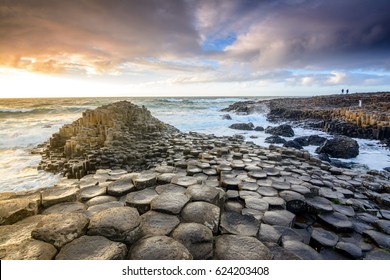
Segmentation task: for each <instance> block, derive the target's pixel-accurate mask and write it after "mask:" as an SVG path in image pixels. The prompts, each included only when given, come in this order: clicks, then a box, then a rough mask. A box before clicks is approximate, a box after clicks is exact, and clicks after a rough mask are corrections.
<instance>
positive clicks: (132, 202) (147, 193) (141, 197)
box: [126, 188, 158, 214]
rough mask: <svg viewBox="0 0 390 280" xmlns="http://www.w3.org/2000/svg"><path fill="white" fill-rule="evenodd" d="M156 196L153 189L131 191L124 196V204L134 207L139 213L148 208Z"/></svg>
mask: <svg viewBox="0 0 390 280" xmlns="http://www.w3.org/2000/svg"><path fill="white" fill-rule="evenodd" d="M157 196H158V194H157V193H156V191H155V190H154V189H151V188H149V189H144V190H142V191H137V192H131V193H129V194H128V195H127V196H126V205H128V206H130V207H134V208H136V209H137V210H138V212H139V213H140V214H143V213H145V212H147V211H149V210H150V203H151V202H152V200H153V199H155V198H156V197H157Z"/></svg>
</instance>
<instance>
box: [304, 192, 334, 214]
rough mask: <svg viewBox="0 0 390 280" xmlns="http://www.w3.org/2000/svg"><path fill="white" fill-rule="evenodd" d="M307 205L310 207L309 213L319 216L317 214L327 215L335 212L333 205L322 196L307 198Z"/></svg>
mask: <svg viewBox="0 0 390 280" xmlns="http://www.w3.org/2000/svg"><path fill="white" fill-rule="evenodd" d="M306 204H307V206H308V211H309V212H310V213H315V214H317V213H327V212H332V211H333V207H332V203H331V202H330V201H329V200H327V199H326V198H323V197H320V196H315V197H312V198H307V199H306Z"/></svg>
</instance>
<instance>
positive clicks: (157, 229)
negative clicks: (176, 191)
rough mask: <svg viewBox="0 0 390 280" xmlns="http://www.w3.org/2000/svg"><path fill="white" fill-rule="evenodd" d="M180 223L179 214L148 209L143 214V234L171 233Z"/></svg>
mask: <svg viewBox="0 0 390 280" xmlns="http://www.w3.org/2000/svg"><path fill="white" fill-rule="evenodd" d="M179 223H180V220H179V218H178V217H177V216H174V215H169V214H164V213H160V212H156V211H148V212H147V213H145V214H143V215H142V216H141V227H142V234H143V235H144V236H150V235H169V234H170V233H171V232H172V230H173V229H174V228H176V227H177V225H178V224H179Z"/></svg>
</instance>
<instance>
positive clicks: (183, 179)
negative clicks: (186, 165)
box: [171, 176, 198, 188]
mask: <svg viewBox="0 0 390 280" xmlns="http://www.w3.org/2000/svg"><path fill="white" fill-rule="evenodd" d="M171 183H172V184H175V185H178V186H181V187H184V188H188V187H189V186H191V185H195V184H197V183H198V179H197V178H195V177H191V176H176V177H174V178H172V180H171Z"/></svg>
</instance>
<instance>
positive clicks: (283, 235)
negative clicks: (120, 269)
mask: <svg viewBox="0 0 390 280" xmlns="http://www.w3.org/2000/svg"><path fill="white" fill-rule="evenodd" d="M119 107H120V106H119ZM115 108H118V106H111V107H110V106H106V107H104V110H106V111H104V112H105V113H104V116H106V118H102V111H99V109H96V110H93V111H90V112H87V113H85V115H84V117H85V119H84V120H79V121H76V122H75V123H74V125H73V126H72V125H71V126H66V128H67V129H65V130H64V132H63V133H64V134H63V135H65V134H66V133H69V131H72V133H73V132H77V133H74V135H73V134H72V133H70V134H69V135H71V137H69V138H68V139H62V140H61V141H58V142H56V141H54V140H52V144H54V147H55V148H59V147H60V145H59V143H62V144H63V145H64V146H66V143H67V141H69V142H68V143H70V144H71V143H74V144H75V145H70V144H68V145H70V146H68V147H69V149H68V156H69V159H67V162H66V163H65V164H67V163H70V164H75V166H80V160H85V158H84V159H81V158H80V153H81V154H82V155H83V154H86V151H91V150H90V148H91V147H93V148H94V150H95V151H100V152H102V153H103V152H108V153H113V151H119V150H121V149H123V148H126V147H132V149H131V152H135V153H137V152H138V153H141V154H142V153H143V155H145V154H147V153H144V151H145V150H144V149H146V151H147V152H151V153H149V154H150V156H151V157H149V158H144V161H142V164H144V165H142V164H141V165H139V169H138V170H135V169H134V170H132V169H131V168H129V169H128V170H123V169H121V168H120V167H121V166H119V163H120V162H117V161H112V163H113V165H112V166H110V163H111V161H108V162H105V164H108V166H109V167H110V168H107V169H101V168H96V170H95V171H94V170H88V169H87V167H88V164H85V165H84V164H83V165H82V166H83V167H85V168H86V169H85V170H86V172H85V173H86V174H85V176H81V173H80V178H78V179H71V178H69V179H67V178H63V179H62V180H61V181H60V182H59V183H58V184H57V185H56V186H53V187H51V188H47V189H40V190H34V191H25V192H19V193H0V204H1V209H2V211H1V217H0V218H1V219H0V220H1V226H0V233H1V235H2V236H3V237H4V238H3V240H2V241H1V243H0V251H1V256H0V258H1V259H12V258H13V259H164V258H167V259H237V257H238V256H239V258H240V259H290V260H293V259H390V253H389V251H388V250H390V232H388V225H389V223H390V186H389V179H390V174H389V172H386V171H383V172H374V171H370V172H368V173H358V172H354V171H351V170H348V169H343V168H335V167H332V166H330V165H329V163H327V162H324V161H321V160H320V159H318V158H316V157H313V156H311V155H310V154H309V153H308V152H307V151H302V150H297V149H294V148H283V147H277V146H273V145H271V146H270V148H264V147H260V146H257V145H255V144H253V143H251V142H244V141H243V137H242V136H240V135H236V136H232V137H216V136H214V135H206V134H201V133H180V132H178V131H176V130H174V129H172V128H170V127H169V126H168V125H166V124H164V123H162V122H160V121H158V120H157V119H154V118H153V117H152V116H151V115H150V113H148V111H147V110H146V109H143V108H140V107H137V106H134V105H131V104H124V107H123V108H122V109H115ZM115 112H117V113H118V114H115ZM124 116H127V117H124ZM118 118H119V119H118ZM86 120H89V122H87V121H86ZM137 120H140V122H139V125H140V126H137ZM141 120H142V121H141ZM76 124H77V125H79V127H78V128H77V127H76ZM127 124H128V126H127ZM132 125H135V127H137V129H135V130H129V128H130V127H132ZM86 128H89V129H86ZM114 128H115V129H114ZM139 129H143V131H144V132H145V133H141V134H140V135H139V134H137V132H139ZM97 132H99V133H97ZM103 132H105V134H104V133H103ZM120 132H122V133H120ZM60 134H61V133H60ZM91 134H93V135H95V137H97V138H96V139H92V140H93V141H90V142H88V141H86V142H83V141H84V140H85V137H84V136H85V135H88V136H89V138H88V139H89V140H91V137H90V136H91ZM108 135H111V136H112V137H111V138H110V137H108ZM137 135H138V136H140V138H137V137H136V136H137ZM60 136H61V135H60ZM141 136H142V137H141ZM72 137H73V138H72ZM99 137H100V138H99ZM54 138H55V137H54ZM54 138H53V139H54ZM56 139H57V140H58V139H59V138H58V137H57V138H56ZM119 139H120V140H121V141H122V143H123V144H120V143H119V142H118V141H119ZM63 140H65V142H64V141H63ZM101 140H104V141H102V142H99V141H101ZM108 140H110V141H108ZM131 140H133V141H132V142H129V141H131ZM96 143H102V146H101V147H100V148H99V147H98V146H96ZM151 143H154V146H151ZM81 144H83V145H84V146H82V145H81ZM87 144H88V145H87ZM159 145H160V147H159V148H158V146H159ZM136 149H139V150H136ZM47 151H48V152H47V158H49V159H50V158H51V159H52V160H53V159H54V158H55V157H56V156H58V155H55V154H53V153H52V154H50V153H51V151H50V150H47ZM57 152H58V151H57ZM122 153H123V151H122ZM86 155H87V154H86ZM107 155H108V154H107ZM164 155H165V156H164ZM103 156H104V154H100V158H101V159H103V158H104V157H103ZM86 158H87V159H88V157H86ZM136 159H137V157H134V158H133V157H126V160H129V161H130V162H132V161H134V160H136ZM56 160H58V159H56ZM89 160H91V159H89ZM107 160H108V159H107ZM145 163H147V164H145ZM135 166H136V165H134V167H135ZM142 166H143V167H142ZM95 167H96V165H95ZM137 168H138V167H137ZM70 177H71V176H70ZM76 177H77V176H76ZM190 236H191V238H190ZM92 244H95V245H96V246H94V247H93V246H92ZM89 245H91V246H92V247H91V246H89ZM231 248H234V250H233V249H231ZM150 250H151V251H153V255H150V254H148V253H147V252H149V251H150Z"/></svg>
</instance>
